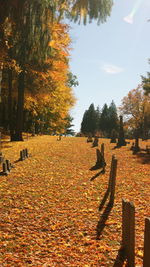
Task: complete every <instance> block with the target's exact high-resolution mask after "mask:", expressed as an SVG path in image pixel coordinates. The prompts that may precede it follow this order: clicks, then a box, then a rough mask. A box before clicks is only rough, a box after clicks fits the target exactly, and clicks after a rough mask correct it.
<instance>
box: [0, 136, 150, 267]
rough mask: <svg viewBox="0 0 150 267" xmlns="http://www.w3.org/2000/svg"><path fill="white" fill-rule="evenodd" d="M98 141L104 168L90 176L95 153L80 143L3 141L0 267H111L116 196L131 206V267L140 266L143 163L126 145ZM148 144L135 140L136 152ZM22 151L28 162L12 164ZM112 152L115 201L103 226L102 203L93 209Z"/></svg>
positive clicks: (148, 176)
mask: <svg viewBox="0 0 150 267" xmlns="http://www.w3.org/2000/svg"><path fill="white" fill-rule="evenodd" d="M101 143H104V144H105V160H106V163H107V166H106V172H105V174H101V175H99V176H97V177H96V174H97V173H98V172H100V170H93V171H91V170H90V168H91V167H92V166H94V165H95V162H96V148H92V147H91V143H86V138H83V137H82V138H80V137H79V138H75V137H63V138H62V140H61V141H57V137H56V136H53V137H52V136H36V137H30V138H29V139H26V138H25V141H24V142H12V143H10V142H4V143H3V147H2V151H3V154H4V156H5V158H6V159H9V160H10V161H11V163H12V164H13V165H14V168H12V170H11V172H10V174H9V175H8V176H3V175H1V176H0V239H1V240H0V266H4V267H5V266H7V267H9V266H11V267H12V266H43V267H47V266H50V267H53V266H59V267H63V266H69V267H76V266H82V267H92V266H100V267H103V266H104V267H109V266H110V267H112V266H114V264H115V261H116V258H117V254H118V250H119V248H120V246H121V225H122V221H121V220H122V217H121V216H122V198H124V199H127V200H130V201H132V202H133V203H134V205H135V209H136V214H135V215H136V266H142V255H143V237H144V219H145V217H146V216H147V217H148V216H149V214H150V205H149V201H150V197H149V188H150V161H149V157H148V156H144V153H140V154H139V155H132V151H131V150H130V146H131V143H130V144H128V145H127V146H126V147H122V148H117V149H114V144H110V140H109V139H99V147H100V145H101ZM148 144H149V145H150V142H149V141H144V142H142V141H140V146H141V147H143V148H144V147H145V146H146V145H148ZM24 148H28V150H29V158H28V159H26V160H24V161H18V159H19V154H20V150H22V149H24ZM113 154H115V156H116V158H117V159H118V168H117V179H116V192H115V202H114V206H113V208H112V209H111V211H110V213H109V214H108V215H109V216H108V218H107V220H105V219H104V218H105V216H103V215H104V213H103V212H104V210H105V208H106V206H107V203H108V200H107V201H106V203H105V205H104V206H103V207H101V210H99V207H100V204H101V203H102V200H103V197H104V195H105V192H106V190H107V187H108V179H109V173H110V164H111V157H112V155H113ZM94 177H95V178H94ZM101 206H102V205H101ZM101 223H102V227H101V231H98V225H100V224H101ZM115 266H119V263H117V265H115Z"/></svg>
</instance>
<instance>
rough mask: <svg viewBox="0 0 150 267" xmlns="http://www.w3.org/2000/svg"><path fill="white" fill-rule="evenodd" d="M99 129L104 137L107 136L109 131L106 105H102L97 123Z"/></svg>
mask: <svg viewBox="0 0 150 267" xmlns="http://www.w3.org/2000/svg"><path fill="white" fill-rule="evenodd" d="M99 129H100V130H101V131H102V132H103V134H104V135H107V133H108V129H109V108H108V106H107V104H104V106H103V108H102V113H101V117H100V122H99Z"/></svg>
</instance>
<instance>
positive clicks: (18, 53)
mask: <svg viewBox="0 0 150 267" xmlns="http://www.w3.org/2000/svg"><path fill="white" fill-rule="evenodd" d="M111 7H112V1H111V0H106V1H101V0H98V1H96V2H95V1H91V0H87V1H84V0H74V1H71V2H70V1H68V0H66V1H61V0H56V1H53V0H52V1H51V0H42V1H41V0H30V1H29V0H22V1H19V0H8V1H2V0H0V17H1V26H0V37H1V38H0V47H2V48H3V49H2V50H1V51H0V52H2V53H0V62H1V66H2V65H3V64H4V63H5V66H7V67H8V74H9V75H8V79H9V93H8V96H9V101H8V102H9V105H8V106H9V121H10V122H12V117H11V114H12V81H13V67H14V66H13V65H15V66H17V67H18V72H17V73H18V89H17V91H18V92H17V99H18V100H17V110H16V120H15V127H14V129H11V128H12V125H9V128H10V131H11V140H17V141H21V140H23V138H22V130H23V119H24V100H25V90H26V87H27V79H28V77H27V76H28V73H30V71H31V69H32V70H33V69H34V70H35V71H38V72H39V69H40V71H41V72H42V73H41V74H42V75H43V72H47V68H46V64H45V63H46V60H47V58H48V57H49V55H50V54H51V55H52V54H53V53H52V52H53V45H52V42H51V45H49V43H50V41H51V39H52V38H51V37H52V32H51V31H49V27H50V24H53V23H55V22H56V23H60V22H61V19H62V18H63V17H64V16H67V17H69V18H70V19H72V20H73V21H75V22H79V21H81V17H82V18H83V20H84V23H86V19H87V18H89V21H91V20H93V19H95V20H97V21H98V23H100V22H104V21H105V20H106V18H107V16H109V15H110V11H111ZM54 49H55V48H54ZM6 58H7V60H6ZM49 63H50V61H49V62H48V65H49ZM55 64H57V63H56V62H55ZM48 67H49V66H48ZM42 75H41V76H42ZM48 80H50V78H48V79H47V81H48ZM40 83H42V79H41V82H40ZM64 83H65V81H64ZM64 86H65V85H64ZM53 88H54V87H53ZM68 90H69V89H68Z"/></svg>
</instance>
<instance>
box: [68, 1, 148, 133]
mask: <svg viewBox="0 0 150 267" xmlns="http://www.w3.org/2000/svg"><path fill="white" fill-rule="evenodd" d="M149 19H150V0H114V5H113V8H112V12H111V16H110V17H108V18H107V22H105V23H103V24H101V25H99V26H98V25H97V23H96V22H92V23H90V24H87V25H86V26H84V25H78V24H73V23H72V24H70V26H71V31H70V34H71V38H72V51H71V59H70V69H71V72H72V73H73V74H75V75H76V76H77V78H78V82H79V86H78V87H76V88H74V94H75V97H76V99H77V102H76V105H75V107H74V108H73V109H72V111H71V115H72V117H73V118H74V120H73V124H74V127H73V128H74V130H75V131H76V132H79V131H80V127H81V121H82V118H83V114H84V112H85V110H86V109H88V108H89V106H90V104H91V103H94V106H95V108H96V107H97V106H98V105H99V107H100V108H102V107H103V106H104V104H105V103H107V104H108V105H110V103H111V101H112V100H113V101H114V102H115V104H116V106H117V107H119V106H120V105H121V100H122V99H123V97H124V96H126V95H127V94H128V92H129V91H130V90H132V89H135V88H136V87H137V86H138V84H140V83H141V75H143V76H146V75H147V72H148V71H150V65H149V64H148V59H149V58H150V21H149Z"/></svg>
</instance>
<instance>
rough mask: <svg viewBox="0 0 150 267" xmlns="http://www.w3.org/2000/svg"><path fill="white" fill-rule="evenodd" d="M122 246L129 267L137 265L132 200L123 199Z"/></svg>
mask: <svg viewBox="0 0 150 267" xmlns="http://www.w3.org/2000/svg"><path fill="white" fill-rule="evenodd" d="M122 247H123V249H124V252H125V258H126V259H127V263H128V267H134V266H135V207H134V205H133V203H132V202H129V201H126V200H124V199H123V200H122Z"/></svg>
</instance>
